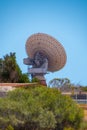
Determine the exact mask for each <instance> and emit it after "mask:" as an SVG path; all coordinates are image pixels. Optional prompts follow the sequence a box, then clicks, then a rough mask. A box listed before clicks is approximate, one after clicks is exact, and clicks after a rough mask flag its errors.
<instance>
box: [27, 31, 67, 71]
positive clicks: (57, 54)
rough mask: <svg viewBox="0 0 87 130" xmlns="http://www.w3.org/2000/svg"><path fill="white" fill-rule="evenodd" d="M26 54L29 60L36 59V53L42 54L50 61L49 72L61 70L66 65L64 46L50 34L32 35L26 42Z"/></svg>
mask: <svg viewBox="0 0 87 130" xmlns="http://www.w3.org/2000/svg"><path fill="white" fill-rule="evenodd" d="M26 52H27V55H28V57H29V58H34V56H35V53H36V52H42V53H43V54H44V55H45V56H46V57H47V59H48V71H50V72H55V71H58V70H60V69H61V68H63V67H64V65H65V63H66V53H65V50H64V48H63V46H62V45H61V44H60V42H58V41H57V40H56V39H55V38H53V37H52V36H49V35H48V34H44V33H36V34H33V35H31V36H30V37H29V38H28V40H27V42H26Z"/></svg>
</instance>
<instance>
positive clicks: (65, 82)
mask: <svg viewBox="0 0 87 130" xmlns="http://www.w3.org/2000/svg"><path fill="white" fill-rule="evenodd" d="M49 86H50V87H56V88H60V89H66V88H68V87H70V80H69V79H68V78H61V79H60V78H55V79H52V80H51V81H50V82H49Z"/></svg>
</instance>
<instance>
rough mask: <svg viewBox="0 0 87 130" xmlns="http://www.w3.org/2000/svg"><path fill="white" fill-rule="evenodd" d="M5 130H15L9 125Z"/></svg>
mask: <svg viewBox="0 0 87 130" xmlns="http://www.w3.org/2000/svg"><path fill="white" fill-rule="evenodd" d="M5 130H14V128H13V127H12V126H11V125H9V126H8V127H7V128H6V129H5Z"/></svg>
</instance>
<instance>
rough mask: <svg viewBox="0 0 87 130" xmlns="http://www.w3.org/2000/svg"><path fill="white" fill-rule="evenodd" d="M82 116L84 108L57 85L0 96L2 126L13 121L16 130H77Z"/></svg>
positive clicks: (19, 89) (0, 123)
mask: <svg viewBox="0 0 87 130" xmlns="http://www.w3.org/2000/svg"><path fill="white" fill-rule="evenodd" d="M82 118H83V113H82V110H81V108H79V107H78V105H77V104H76V103H75V102H74V101H73V100H72V99H71V98H70V97H67V96H63V95H61V93H60V92H59V91H58V90H57V89H54V88H45V87H34V88H28V89H24V88H18V89H16V90H14V91H12V92H9V93H8V95H7V97H6V98H3V99H0V128H1V129H5V128H7V126H8V124H11V126H13V127H14V129H15V130H63V129H64V128H65V127H66V128H68V126H70V127H71V128H73V129H75V130H76V129H78V128H79V126H80V123H81V121H82ZM3 126H4V128H3Z"/></svg>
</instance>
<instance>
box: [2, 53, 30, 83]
mask: <svg viewBox="0 0 87 130" xmlns="http://www.w3.org/2000/svg"><path fill="white" fill-rule="evenodd" d="M0 82H12V83H14V82H23V83H24V82H29V79H28V76H27V75H26V74H22V71H21V69H20V67H19V65H18V64H17V61H16V56H15V53H10V54H9V55H8V54H6V55H5V56H4V58H3V59H2V58H1V59H0Z"/></svg>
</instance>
